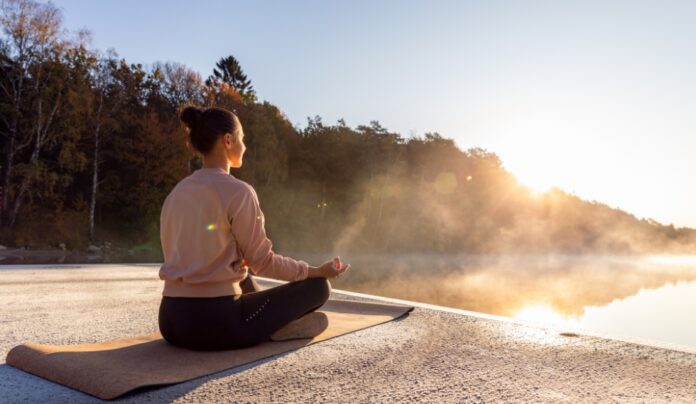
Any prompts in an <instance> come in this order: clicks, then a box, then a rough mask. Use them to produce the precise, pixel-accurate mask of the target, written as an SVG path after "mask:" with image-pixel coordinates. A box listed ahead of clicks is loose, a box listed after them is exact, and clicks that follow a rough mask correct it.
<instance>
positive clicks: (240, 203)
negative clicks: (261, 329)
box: [159, 168, 309, 297]
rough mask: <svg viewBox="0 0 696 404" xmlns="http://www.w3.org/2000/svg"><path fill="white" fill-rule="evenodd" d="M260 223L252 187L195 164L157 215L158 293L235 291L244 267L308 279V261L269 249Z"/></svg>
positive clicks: (196, 294) (280, 276)
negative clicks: (161, 284)
mask: <svg viewBox="0 0 696 404" xmlns="http://www.w3.org/2000/svg"><path fill="white" fill-rule="evenodd" d="M264 222H265V221H264V215H263V212H262V211H261V208H260V206H259V200H258V197H257V195H256V191H255V190H254V188H253V187H252V186H251V185H249V184H247V183H246V182H244V181H242V180H240V179H237V178H235V177H234V176H232V175H231V174H229V173H227V172H225V170H224V169H222V168H200V169H198V170H196V171H194V172H193V173H192V174H191V175H189V176H188V177H186V178H184V179H182V180H181V181H179V183H178V184H176V186H175V187H174V188H173V189H172V191H171V192H170V193H169V195H167V198H166V199H165V200H164V204H163V205H162V213H161V215H160V240H161V242H162V252H163V254H164V263H163V264H162V266H161V267H160V271H159V277H160V279H162V280H164V290H163V291H162V295H163V296H184V297H217V296H226V295H238V294H241V293H242V289H241V287H240V286H239V282H240V281H242V280H243V279H245V278H246V276H247V273H248V272H247V271H248V270H251V272H252V273H253V274H254V275H260V276H265V277H269V278H275V279H280V280H287V281H294V280H302V279H305V278H307V273H308V268H309V264H308V263H307V262H305V261H302V260H295V259H292V258H290V257H284V256H282V255H280V254H276V253H275V252H273V250H272V249H271V247H272V243H271V240H269V239H268V237H266V231H265V228H264ZM242 259H244V260H245V264H247V265H248V267H247V266H246V265H245V266H242Z"/></svg>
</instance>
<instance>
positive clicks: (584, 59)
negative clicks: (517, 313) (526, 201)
mask: <svg viewBox="0 0 696 404" xmlns="http://www.w3.org/2000/svg"><path fill="white" fill-rule="evenodd" d="M55 4H56V5H57V6H58V7H60V8H62V9H63V12H64V17H65V23H66V26H67V27H68V28H70V29H78V28H83V27H84V28H88V29H89V30H91V31H92V33H93V46H95V47H97V48H99V49H102V50H105V49H107V48H110V47H113V48H115V49H116V50H117V51H118V52H119V55H120V56H122V57H124V58H126V59H127V60H128V61H129V62H138V63H143V64H151V63H153V62H155V61H169V60H171V61H177V62H181V63H184V64H186V65H188V66H190V67H192V68H193V69H196V70H197V71H199V72H200V73H201V74H202V75H203V76H204V77H206V76H207V75H209V74H210V72H211V70H212V68H213V66H214V63H215V61H216V60H217V59H218V58H220V57H221V56H224V55H227V54H233V55H235V57H237V58H238V59H239V61H240V63H241V64H242V66H243V68H244V71H245V72H246V73H247V75H248V76H249V78H250V79H251V80H252V82H253V84H254V87H255V89H256V90H257V93H258V95H259V98H260V99H262V100H263V99H266V100H268V101H270V102H272V103H273V104H275V105H278V106H279V107H280V108H281V110H283V111H284V112H285V113H286V114H287V115H288V117H289V119H290V120H291V121H292V122H293V124H295V125H298V126H304V125H305V123H306V117H308V116H315V115H319V116H321V117H322V118H323V119H324V121H325V122H329V123H334V122H335V121H336V120H338V119H340V118H343V119H345V121H346V123H347V124H348V125H350V126H356V125H359V124H366V123H368V122H369V121H370V120H378V121H380V123H381V124H382V125H383V126H385V127H387V128H388V129H390V130H392V131H397V132H399V133H401V134H402V135H403V136H404V137H409V136H411V135H422V134H424V133H425V132H431V131H432V132H435V131H436V132H439V133H440V134H441V135H442V136H444V137H449V138H453V139H455V141H456V143H457V144H458V146H459V147H460V148H462V149H467V148H470V147H475V146H478V147H483V148H485V149H487V150H489V151H492V152H495V153H496V154H498V155H499V156H500V158H501V159H502V161H503V164H504V166H505V168H507V169H508V170H510V171H511V172H512V173H513V174H515V176H516V177H517V178H518V179H519V180H520V182H522V183H524V184H526V185H528V186H530V187H531V188H533V189H535V190H537V191H543V190H545V189H547V188H548V187H550V186H558V187H560V188H561V189H563V190H565V191H567V192H571V193H575V194H576V195H577V196H579V197H581V198H584V199H587V200H597V201H600V202H603V203H606V204H608V205H610V206H612V207H618V208H621V209H624V210H626V211H628V212H630V213H632V214H634V215H636V216H637V217H639V218H653V219H655V220H658V221H660V222H662V223H665V224H669V223H673V224H674V225H675V226H691V227H696V210H694V209H693V206H696V191H694V188H693V186H692V184H693V182H694V177H693V173H695V172H696V159H695V158H693V157H691V154H692V153H693V152H694V151H695V150H696V136H694V135H695V134H696V133H695V132H696V114H695V113H694V111H696V80H694V75H693V72H694V71H696V48H695V47H694V46H693V38H695V37H696V24H693V16H694V15H696V2H687V1H684V2H674V1H668V2H643V1H623V2H622V1H613V2H609V3H608V2H602V1H584V2H568V1H564V2H544V1H541V2H500V1H487V2H463V1H462V2H460V1H452V2H404V1H380V2H353V1H351V2H342V3H340V4H338V3H337V2H319V1H297V2H280V1H277V2H263V3H256V2H244V3H234V2H222V1H220V2H206V3H202V2H201V3H191V2H165V1H148V2H139V1H138V2H136V1H118V2H116V1H112V2H108V3H107V2H84V1H67V0H66V1H58V2H56V3H55ZM143 38H147V40H143Z"/></svg>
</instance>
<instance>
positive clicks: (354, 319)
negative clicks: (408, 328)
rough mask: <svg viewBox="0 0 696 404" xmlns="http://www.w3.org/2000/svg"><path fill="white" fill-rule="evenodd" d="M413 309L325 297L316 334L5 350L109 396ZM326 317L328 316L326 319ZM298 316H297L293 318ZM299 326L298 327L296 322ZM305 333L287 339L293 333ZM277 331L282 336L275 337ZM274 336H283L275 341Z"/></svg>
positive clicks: (150, 338) (32, 366)
mask: <svg viewBox="0 0 696 404" xmlns="http://www.w3.org/2000/svg"><path fill="white" fill-rule="evenodd" d="M411 310H413V306H402V305H394V304H386V303H369V302H358V301H348V300H329V301H327V302H326V304H324V305H323V306H321V307H320V308H319V309H318V310H317V311H316V312H321V313H324V314H325V317H324V316H322V315H316V316H313V317H311V318H312V319H315V320H310V321H309V322H310V323H311V322H315V323H316V319H320V320H321V319H323V320H322V321H323V322H324V325H323V326H321V327H320V328H317V327H316V324H314V327H313V330H310V329H312V326H307V329H308V330H310V331H307V332H317V331H318V332H319V334H318V335H316V336H314V337H311V336H310V337H307V336H306V335H307V332H305V334H302V331H301V330H298V326H297V325H298V324H301V322H299V321H298V323H296V324H294V325H293V323H290V324H289V325H288V326H287V327H288V332H286V333H283V332H279V333H276V334H274V336H276V337H274V338H273V339H274V340H273V341H265V342H262V343H260V344H258V345H255V346H253V347H249V348H243V349H234V350H226V351H209V352H206V351H192V350H188V349H184V348H179V347H176V346H173V345H171V344H169V343H167V342H166V341H165V340H164V339H162V335H161V334H160V333H159V332H157V333H153V334H148V335H141V336H137V337H133V338H127V339H120V340H114V341H108V342H102V343H96V344H85V345H44V344H38V343H26V344H22V345H18V346H16V347H14V348H12V349H11V350H10V352H8V354H7V358H6V363H7V364H8V365H11V366H14V367H16V368H18V369H21V370H24V371H26V372H29V373H32V374H35V375H37V376H40V377H43V378H45V379H48V380H51V381H53V382H56V383H60V384H63V385H65V386H68V387H72V388H74V389H76V390H79V391H82V392H84V393H87V394H91V395H93V396H95V397H98V398H101V399H105V400H111V399H114V398H117V397H119V396H121V395H123V394H125V393H128V392H129V391H132V390H135V389H137V388H140V387H145V386H160V385H168V384H174V383H180V382H184V381H187V380H191V379H195V378H197V377H201V376H205V375H209V374H212V373H216V372H220V371H222V370H226V369H230V368H234V367H236V366H240V365H244V364H246V363H249V362H253V361H255V360H258V359H262V358H265V357H268V356H272V355H276V354H279V353H283V352H287V351H290V350H295V349H299V348H301V347H303V346H307V345H310V344H313V343H315V342H319V341H323V340H326V339H329V338H333V337H336V336H339V335H343V334H347V333H350V332H353V331H357V330H361V329H364V328H367V327H371V326H374V325H377V324H381V323H384V322H387V321H390V320H393V319H395V318H399V317H401V316H403V315H404V314H406V313H408V312H410V311H411ZM326 319H328V322H326ZM296 321H297V320H296ZM300 327H302V326H301V325H300ZM293 335H294V336H298V335H300V336H302V335H304V336H305V337H304V338H296V339H285V338H289V337H292V336H293ZM278 336H280V338H277V337H278ZM276 339H284V340H281V341H275V340H276Z"/></svg>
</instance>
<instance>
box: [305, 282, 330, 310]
mask: <svg viewBox="0 0 696 404" xmlns="http://www.w3.org/2000/svg"><path fill="white" fill-rule="evenodd" d="M305 282H306V284H307V287H308V288H310V292H309V293H311V295H312V296H315V297H316V298H317V299H318V300H320V302H321V304H324V303H326V301H327V300H329V296H330V295H331V282H329V280H328V279H327V278H322V277H317V278H307V279H305Z"/></svg>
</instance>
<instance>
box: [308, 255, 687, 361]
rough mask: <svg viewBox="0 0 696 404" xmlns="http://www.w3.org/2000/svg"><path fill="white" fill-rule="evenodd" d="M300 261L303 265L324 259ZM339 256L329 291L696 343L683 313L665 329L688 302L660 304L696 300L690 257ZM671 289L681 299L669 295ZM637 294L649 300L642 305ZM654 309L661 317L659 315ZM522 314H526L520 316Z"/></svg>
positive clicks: (592, 329) (642, 299) (599, 330)
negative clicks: (340, 269) (346, 266)
mask: <svg viewBox="0 0 696 404" xmlns="http://www.w3.org/2000/svg"><path fill="white" fill-rule="evenodd" d="M301 256H302V257H303V258H305V257H306V258H307V259H309V260H310V261H311V262H321V261H323V260H325V259H326V257H324V256H316V257H313V256H308V255H301ZM341 258H342V260H343V261H345V262H346V263H350V264H351V269H350V270H349V272H348V273H346V275H344V276H342V277H341V278H338V279H333V280H332V285H333V287H334V288H336V289H343V290H350V291H355V292H361V293H369V294H375V295H380V296H387V297H394V298H399V299H407V300H413V301H418V302H424V303H431V304H437V305H442V306H448V307H453V308H460V309H465V310H472V311H477V312H482V313H489V314H495V315H502V316H508V317H517V318H521V319H524V320H531V321H540V322H545V323H552V324H553V323H555V325H570V324H571V322H572V323H573V324H575V325H579V326H583V327H587V328H588V329H589V330H590V331H594V332H604V333H611V334H614V335H618V336H626V337H636V338H646V339H650V340H654V341H662V342H674V343H679V344H682V345H689V346H693V347H696V337H692V335H696V334H695V333H691V332H686V330H685V329H684V328H683V327H685V326H688V320H687V319H685V318H684V317H683V313H679V314H678V316H679V317H680V318H675V319H674V321H673V322H672V323H671V324H672V325H669V324H668V325H665V321H667V320H666V319H667V318H670V317H673V314H675V313H676V312H677V311H678V310H682V311H684V310H688V307H692V306H693V303H696V302H689V301H686V300H687V299H688V298H685V297H682V298H681V299H682V302H681V303H680V301H676V302H672V306H671V307H676V308H667V307H670V306H668V305H661V304H660V302H661V301H668V300H669V299H670V296H687V291H688V290H692V291H693V292H694V293H693V294H694V296H696V256H616V255H503V256H494V255H465V254H461V255H455V254H450V255H447V254H402V255H362V256H352V255H351V256H348V255H345V256H344V255H341ZM675 288H676V289H679V290H681V291H682V293H681V294H675V293H674V292H673V290H674V289H675ZM689 288H690V289H689ZM654 291H664V292H659V293H657V292H654ZM650 292H653V293H650ZM667 295H669V296H667ZM644 296H648V297H647V298H650V299H652V301H651V302H650V303H646V302H645V301H644V299H645V297H644ZM672 300H674V298H672ZM617 306H620V307H621V308H619V309H617ZM605 307H607V308H608V309H604V308H605ZM660 307H662V310H664V311H666V312H660ZM652 308H654V309H652ZM530 309H531V313H532V314H533V315H532V316H531V318H529V317H525V314H529V313H528V312H529V310H530ZM632 310H633V311H632ZM539 311H541V315H539V313H537V312H539ZM535 313H536V316H535V315H534V314H535ZM612 316H613V317H612ZM566 320H568V321H566ZM585 320H587V321H585ZM612 324H613V325H612ZM657 324H661V326H660V327H659V328H662V330H661V331H660V333H658V335H656V334H655V331H654V329H655V328H656V325H657ZM680 324H683V325H680ZM670 327H672V328H671V329H670ZM640 329H645V330H646V332H645V333H643V332H641V331H640ZM648 330H652V331H648ZM694 331H696V330H694Z"/></svg>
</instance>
